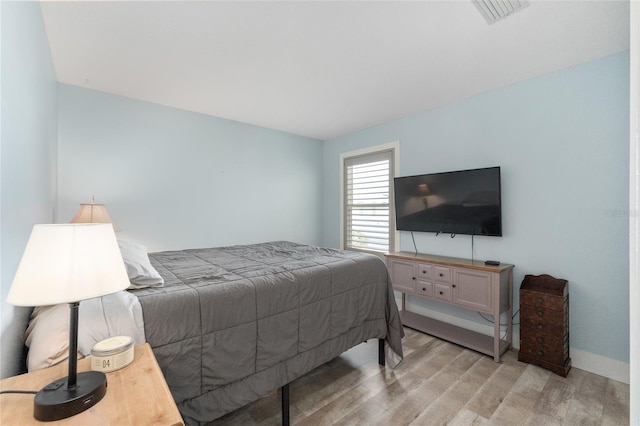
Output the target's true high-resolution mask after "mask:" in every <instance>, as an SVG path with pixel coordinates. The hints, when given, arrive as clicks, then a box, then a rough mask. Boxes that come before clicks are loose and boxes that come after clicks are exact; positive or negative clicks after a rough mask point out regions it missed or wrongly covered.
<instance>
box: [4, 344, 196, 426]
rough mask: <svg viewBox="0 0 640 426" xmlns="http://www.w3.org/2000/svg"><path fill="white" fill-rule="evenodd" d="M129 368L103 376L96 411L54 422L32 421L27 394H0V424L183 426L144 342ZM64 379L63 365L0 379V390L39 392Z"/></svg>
mask: <svg viewBox="0 0 640 426" xmlns="http://www.w3.org/2000/svg"><path fill="white" fill-rule="evenodd" d="M134 354H135V357H134V360H133V362H132V363H131V364H129V365H128V366H126V367H124V368H122V369H120V370H116V371H112V372H110V373H106V374H107V394H106V395H105V397H104V398H103V399H102V401H100V402H98V403H97V404H96V405H95V406H93V407H91V408H89V409H88V410H87V411H84V412H82V413H80V414H77V415H75V416H72V417H68V418H66V419H63V420H59V421H54V422H46V423H45V422H39V421H37V420H36V419H34V418H33V398H34V395H29V394H2V395H0V424H1V425H3V426H8V425H26V424H42V425H44V424H46V425H58V424H60V425H83V426H85V425H142V424H144V425H172V426H178V425H183V424H184V423H183V421H182V417H180V413H179V412H178V408H177V407H176V404H175V402H174V400H173V397H172V396H171V393H170V391H169V387H168V386H167V383H166V382H165V381H164V377H163V376H162V372H161V371H160V367H159V366H158V362H157V361H156V358H155V356H154V355H153V352H152V351H151V346H149V344H148V343H145V344H143V345H138V346H136V347H135V348H134ZM90 361H91V357H87V358H84V359H81V360H78V371H88V370H90V369H91V364H90ZM67 374H68V363H66V362H63V363H61V364H58V365H55V366H53V367H50V368H45V369H43V370H38V371H34V372H32V373H28V374H22V375H19V376H14V377H9V378H7V379H4V380H0V390H3V391H4V390H33V391H38V390H40V389H41V388H42V387H44V386H46V385H47V384H49V383H51V382H52V381H54V380H56V379H59V378H61V377H65V376H67Z"/></svg>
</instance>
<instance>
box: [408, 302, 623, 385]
mask: <svg viewBox="0 0 640 426" xmlns="http://www.w3.org/2000/svg"><path fill="white" fill-rule="evenodd" d="M396 303H397V305H398V306H401V300H400V299H396ZM409 310H411V311H412V312H415V313H417V314H421V315H426V316H428V317H429V318H433V319H437V320H439V321H442V322H446V323H449V324H453V325H456V326H458V327H463V328H466V329H469V330H473V331H475V332H478V333H482V334H486V335H487V336H493V326H492V325H489V324H482V323H479V322H475V321H470V320H468V319H465V318H460V317H457V316H454V315H449V314H445V313H442V312H437V311H433V310H431V309H428V308H425V307H423V306H419V305H415V304H411V307H410V309H409ZM513 347H514V348H515V349H520V334H519V333H515V332H514V333H513ZM569 353H570V356H571V366H572V367H573V368H579V369H580V370H584V371H588V372H590V373H594V374H597V375H599V376H603V377H606V378H609V379H612V380H616V381H618V382H622V383H626V384H629V382H630V368H629V363H627V362H622V361H618V360H615V359H611V358H607V357H604V356H601V355H596V354H592V353H590V352H586V351H582V350H580V349H575V348H569Z"/></svg>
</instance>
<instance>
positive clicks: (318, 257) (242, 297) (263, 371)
mask: <svg viewBox="0 0 640 426" xmlns="http://www.w3.org/2000/svg"><path fill="white" fill-rule="evenodd" d="M124 255H125V252H124V251H123V256H124ZM124 257H125V261H126V260H127V259H126V256H124ZM148 260H149V263H150V265H151V266H152V269H153V270H154V272H157V274H159V276H160V277H161V278H162V279H161V281H162V284H161V285H159V284H155V283H154V282H150V283H147V284H148V285H135V287H143V288H132V289H131V290H129V291H128V292H124V293H126V294H123V295H117V297H124V298H125V299H126V300H127V302H125V304H124V305H125V308H124V310H123V311H122V312H121V313H114V312H115V311H114V312H111V313H108V312H106V310H107V308H106V307H105V306H106V305H107V304H106V303H105V302H101V303H98V304H99V305H100V309H103V310H105V312H103V313H102V315H97V314H95V313H91V308H87V309H85V311H87V312H86V313H85V316H86V317H87V318H86V319H84V318H83V317H82V316H83V305H85V304H86V302H83V303H81V305H80V307H81V309H80V315H81V318H80V324H84V323H85V322H87V321H91V320H90V319H89V318H88V317H91V318H95V317H99V316H103V317H105V318H109V317H118V318H120V319H122V318H125V317H127V315H129V314H131V316H132V317H133V318H134V319H135V320H132V321H127V323H128V324H126V325H125V326H131V323H136V327H135V328H136V330H133V332H132V333H130V334H134V333H137V334H136V336H137V337H136V340H137V341H139V340H141V339H144V340H146V341H147V342H148V343H149V344H150V345H151V347H152V349H153V352H154V354H155V356H156V359H157V360H158V364H159V365H160V368H161V369H162V372H163V374H164V376H165V379H166V381H167V384H168V385H169V388H170V390H171V393H172V395H173V397H174V399H175V401H176V404H177V405H178V408H179V410H180V412H181V414H182V416H183V418H184V419H185V422H186V423H187V424H202V423H207V422H210V421H212V420H214V419H216V418H218V417H221V416H222V415H224V414H226V413H228V412H231V411H233V410H235V409H237V408H239V407H241V406H244V405H246V404H248V403H250V402H252V401H255V400H257V399H259V398H261V397H263V396H265V395H267V394H269V393H270V392H272V391H273V390H275V389H279V388H282V387H285V386H287V385H288V384H289V383H290V382H291V381H293V380H295V379H296V378H298V377H300V376H302V375H304V374H306V373H307V372H309V371H311V370H312V369H314V368H316V367H318V366H319V365H322V364H323V363H326V362H328V361H330V360H331V359H333V358H335V357H337V356H338V355H340V354H341V353H342V352H344V351H345V350H347V349H349V348H351V347H353V346H355V345H357V344H359V343H361V342H364V341H366V340H368V339H373V338H377V339H380V341H381V342H384V345H381V346H380V347H381V350H382V348H384V355H385V358H386V362H387V364H388V365H390V366H391V367H393V366H395V365H396V364H397V363H398V362H400V360H401V359H402V345H401V338H402V336H403V330H402V326H401V323H400V317H399V315H398V309H397V306H396V304H395V299H394V296H393V290H392V287H391V282H390V278H389V275H388V272H387V269H386V266H385V265H384V262H383V261H382V260H381V259H380V258H378V257H377V256H373V255H368V254H362V253H356V252H349V251H341V250H336V249H329V248H321V247H314V246H309V245H302V244H297V243H292V242H285V241H279V242H268V243H261V244H253V245H242V246H230V247H218V248H206V249H191V250H181V251H167V252H160V253H151V254H149V256H148ZM128 268H129V267H128ZM130 278H131V273H130ZM134 299H135V300H134ZM127 304H128V305H127ZM137 304H139V306H140V308H141V312H142V315H140V314H139V313H136V306H137ZM111 305H119V304H115V303H111ZM89 306H90V305H89ZM109 309H110V308H109ZM117 309H121V308H117ZM32 322H34V321H32ZM35 322H37V321H35ZM141 323H142V324H141ZM30 327H31V326H30ZM105 327H106V329H107V330H108V331H107V332H108V333H109V334H111V335H114V334H119V333H121V332H122V327H121V326H119V325H117V324H116V325H114V324H108V325H107V326H105ZM119 327H120V328H119ZM141 327H143V330H140V328H141ZM86 334H87V333H86V332H83V331H82V329H81V331H80V335H79V348H80V349H81V352H83V351H84V352H86V351H87V349H88V350H90V346H91V345H92V343H93V342H94V341H96V339H99V337H100V336H98V335H97V334H95V333H93V335H91V336H87V335H86ZM89 334H92V333H89ZM287 389H288V388H287Z"/></svg>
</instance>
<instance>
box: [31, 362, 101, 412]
mask: <svg viewBox="0 0 640 426" xmlns="http://www.w3.org/2000/svg"><path fill="white" fill-rule="evenodd" d="M67 380H68V377H63V378H61V379H58V380H56V381H55V382H52V383H50V384H48V385H47V386H45V387H44V388H42V389H41V390H40V392H38V393H37V394H36V397H35V399H34V401H33V403H34V406H33V417H35V418H36V420H40V421H42V422H51V421H54V420H60V419H65V418H67V417H71V416H75V415H76V414H78V413H81V412H83V411H85V410H87V409H89V408H91V407H93V406H94V405H96V404H97V403H98V402H99V401H100V400H101V399H102V398H103V397H104V396H105V394H106V393H107V376H105V374H104V373H102V372H100V371H84V372H82V373H78V374H77V380H76V385H75V386H73V387H72V388H71V389H69V388H68V386H67Z"/></svg>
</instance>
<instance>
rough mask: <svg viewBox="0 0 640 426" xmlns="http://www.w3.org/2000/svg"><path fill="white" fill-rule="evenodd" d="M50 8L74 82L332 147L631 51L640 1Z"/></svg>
mask: <svg viewBox="0 0 640 426" xmlns="http://www.w3.org/2000/svg"><path fill="white" fill-rule="evenodd" d="M41 4H42V11H43V16H44V22H45V26H46V30H47V35H48V38H49V43H50V46H51V53H52V56H53V63H54V66H55V70H56V73H57V77H58V80H59V81H61V82H63V83H68V84H73V85H77V86H82V87H88V88H91V89H96V90H100V91H104V92H108V93H114V94H118V95H123V96H127V97H130V98H134V99H140V100H144V101H148V102H154V103H157V104H162V105H168V106H172V107H176V108H181V109H185V110H189V111H197V112H201V113H204V114H209V115H213V116H217V117H222V118H226V119H231V120H237V121H241V122H245V123H250V124H255V125H259V126H263V127H267V128H272V129H278V130H282V131H285V132H290V133H293V134H297V135H303V136H308V137H312V138H317V139H322V140H325V139H329V138H332V137H336V136H340V135H343V134H346V133H349V132H352V131H355V130H359V129H363V128H367V127H371V126H374V125H377V124H380V123H384V122H387V121H390V120H393V119H396V118H400V117H404V116H407V115H411V114H414V113H416V112H419V111H424V110H428V109H431V108H435V107H438V106H442V105H446V104H449V103H452V102H455V101H458V100H460V99H464V98H468V97H470V96H474V95H477V94H479V93H483V92H487V91H489V90H493V89H497V88H500V87H504V86H507V85H510V84H513V83H515V82H518V81H522V80H526V79H528V78H531V77H535V76H539V75H542V74H545V73H549V72H552V71H556V70H559V69H563V68H567V67H570V66H572V65H575V64H579V63H582V62H586V61H589V60H592V59H596V58H600V57H603V56H606V55H609V54H613V53H617V52H621V51H623V50H627V49H629V3H628V1H611V0H601V1H593V0H592V1H576V0H573V1H557V0H555V1H536V0H532V1H530V5H529V6H528V7H526V8H524V9H523V10H521V11H520V12H518V13H516V14H514V15H511V16H510V17H508V18H507V19H505V20H503V21H499V22H497V23H495V24H493V25H488V24H487V23H486V21H485V19H484V18H483V17H482V16H481V15H480V13H479V12H478V10H477V9H476V7H475V6H474V5H473V3H472V2H471V1H470V0H450V1H433V0H430V1H410V2H400V1H377V2H364V1H355V2H346V1H295V2H293V1H291V2H284V1H257V2H248V1H231V2H221V1H138V2H134V1H122V2H98V1H88V2H79V1H75V2H55V1H51V2H43V3H41Z"/></svg>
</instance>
